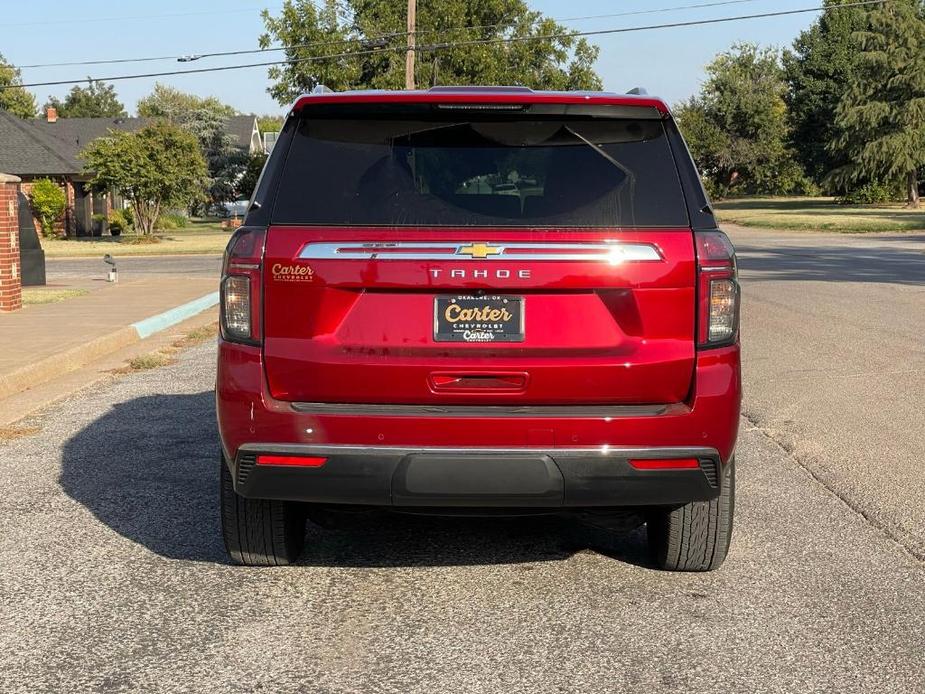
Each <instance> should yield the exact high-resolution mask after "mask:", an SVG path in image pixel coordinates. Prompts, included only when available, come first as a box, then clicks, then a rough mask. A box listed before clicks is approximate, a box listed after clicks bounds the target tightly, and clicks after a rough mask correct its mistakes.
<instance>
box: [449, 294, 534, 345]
mask: <svg viewBox="0 0 925 694" xmlns="http://www.w3.org/2000/svg"><path fill="white" fill-rule="evenodd" d="M452 306H458V307H459V308H458V309H457V310H455V311H453V310H450V307H452ZM525 308H526V301H525V300H524V297H522V296H513V295H509V294H493V295H481V296H480V295H477V294H451V295H438V296H435V297H434V342H460V343H465V344H473V343H481V344H494V343H499V342H501V343H517V342H523V341H524V340H525V339H526V335H525V332H524V315H525ZM469 309H471V310H474V311H475V312H476V315H475V317H474V318H468V317H466V318H465V319H463V318H459V317H458V316H460V315H462V314H463V312H464V311H466V310H469ZM448 311H449V312H448ZM453 314H455V315H456V316H457V319H456V320H455V321H454V320H451V318H452V317H453ZM499 314H500V315H499Z"/></svg>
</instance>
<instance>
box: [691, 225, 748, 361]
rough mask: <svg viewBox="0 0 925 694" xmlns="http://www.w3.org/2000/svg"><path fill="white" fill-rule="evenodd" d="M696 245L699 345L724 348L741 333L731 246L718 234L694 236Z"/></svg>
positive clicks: (717, 231) (710, 232)
mask: <svg viewBox="0 0 925 694" xmlns="http://www.w3.org/2000/svg"><path fill="white" fill-rule="evenodd" d="M694 239H695V242H696V244H697V274H698V286H697V314H698V317H697V344H698V345H699V346H700V347H702V348H703V347H721V346H723V345H729V344H732V343H733V342H735V340H736V337H737V336H738V333H739V296H740V293H739V283H738V281H737V271H736V255H735V248H734V247H733V245H732V242H731V241H730V240H729V238H728V237H727V236H726V234H724V233H723V232H721V231H719V230H718V229H717V230H712V231H698V232H695V233H694Z"/></svg>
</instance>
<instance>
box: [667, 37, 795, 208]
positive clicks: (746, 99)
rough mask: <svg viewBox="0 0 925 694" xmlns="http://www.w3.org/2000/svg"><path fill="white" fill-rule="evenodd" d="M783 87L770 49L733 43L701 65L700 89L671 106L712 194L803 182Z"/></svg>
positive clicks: (772, 189) (775, 189)
mask: <svg viewBox="0 0 925 694" xmlns="http://www.w3.org/2000/svg"><path fill="white" fill-rule="evenodd" d="M786 89H787V86H786V83H785V82H784V74H783V69H782V68H781V65H780V61H779V59H778V54H777V51H776V50H774V49H771V48H766V49H762V50H759V49H758V47H757V46H755V45H753V44H736V45H734V46H733V47H732V49H731V50H729V51H727V52H725V53H721V54H719V55H718V56H717V57H716V58H715V59H714V60H713V62H712V63H710V64H709V65H708V66H707V80H706V82H705V83H704V85H703V87H702V88H701V91H700V94H699V95H697V96H694V97H692V98H691V99H689V100H688V101H686V102H683V103H681V104H679V105H678V106H677V107H676V108H675V116H676V118H677V120H678V124H679V126H680V128H681V130H682V132H683V133H684V136H685V139H686V140H687V142H688V145H689V146H690V149H691V153H692V154H693V156H694V160H695V161H696V162H697V164H698V166H699V167H700V170H701V173H702V174H703V175H704V178H705V179H706V183H707V187H708V188H709V189H710V192H711V193H712V194H713V195H716V196H718V197H723V196H725V195H728V194H729V193H730V192H741V193H749V194H754V193H763V194H774V195H781V194H787V193H792V192H794V191H796V190H798V189H799V188H800V187H801V186H802V185H803V184H804V183H805V178H804V176H803V174H802V171H801V169H800V166H799V164H797V162H796V160H795V159H794V156H793V153H792V151H791V150H790V148H789V147H788V138H789V131H788V126H787V105H786V103H785V102H784V94H785V92H786Z"/></svg>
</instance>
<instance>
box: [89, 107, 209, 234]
mask: <svg viewBox="0 0 925 694" xmlns="http://www.w3.org/2000/svg"><path fill="white" fill-rule="evenodd" d="M82 157H83V159H84V161H86V163H87V166H86V169H87V171H88V172H91V173H93V174H94V177H93V180H92V182H91V183H92V185H94V186H96V187H98V188H103V189H109V188H114V189H115V190H117V191H118V192H119V193H120V194H121V195H122V196H123V197H124V198H125V199H126V200H128V201H129V203H130V204H131V207H132V213H133V217H134V220H135V226H136V228H137V229H138V230H139V231H141V233H142V234H150V233H151V232H152V231H153V230H154V225H155V224H156V223H157V220H158V217H159V216H160V215H161V213H162V212H163V211H164V210H167V209H170V208H173V207H184V208H186V207H189V206H190V205H191V204H193V203H194V202H195V201H196V200H198V199H200V198H201V196H202V190H203V187H204V186H205V183H206V164H205V161H204V160H203V158H202V154H200V152H199V143H198V142H196V138H195V137H194V136H193V135H191V134H190V133H188V132H186V131H185V130H183V129H182V128H179V127H178V126H176V125H173V124H171V123H169V122H167V121H158V122H156V123H154V124H153V125H149V126H146V127H144V128H142V129H141V130H139V131H137V132H134V133H126V132H111V133H110V135H109V136H108V137H102V138H99V139H97V140H94V141H93V142H91V143H90V145H89V146H88V147H87V148H86V149H84V151H83V152H82Z"/></svg>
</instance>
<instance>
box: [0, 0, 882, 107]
mask: <svg viewBox="0 0 925 694" xmlns="http://www.w3.org/2000/svg"><path fill="white" fill-rule="evenodd" d="M886 2H889V0H860V1H859V2H851V3H845V4H842V5H832V6H830V7H824V6H823V7H807V8H802V9H797V10H781V11H778V12H762V13H758V14H749V15H738V16H735V17H719V18H715V19H697V20H692V21H689V22H671V23H667V24H649V25H645V26H636V27H621V28H615V29H598V30H595V31H580V32H579V31H576V32H566V33H558V34H544V35H540V36H511V37H507V38H494V39H471V40H465V41H450V42H445V43H433V44H421V45H419V46H417V47H416V49H415V50H416V51H418V52H423V51H435V50H445V49H447V48H458V47H465V46H476V45H488V44H497V43H523V42H526V41H548V40H555V39H564V38H574V37H580V36H604V35H608V34H625V33H631V32H636V31H653V30H657V29H674V28H682V27H692V26H705V25H710V24H723V23H728V22H738V21H743V20H749V19H763V18H769V17H783V16H787V15H795V14H805V13H807V12H822V11H825V10H839V9H848V8H851V7H865V6H870V5H882V4H884V3H886ZM406 50H407V48H406V47H405V46H400V47H387V48H373V49H367V50H360V51H347V52H343V53H333V54H329V55H321V56H312V57H308V58H292V59H290V60H273V61H267V62H262V63H249V64H244V65H221V66H216V67H204V68H194V69H192V70H169V71H164V72H150V73H146V74H135V75H115V76H112V77H100V78H95V79H91V78H87V79H77V80H56V81H51V82H32V83H29V84H18V85H4V86H0V91H2V90H5V89H12V88H14V87H30V88H31V87H52V86H60V85H62V84H83V83H86V82H95V81H102V82H115V81H118V80H130V79H145V78H151V77H169V76H174V75H192V74H200V73H206V72H224V71H228V70H244V69H248V68H255V67H270V66H274V65H297V64H301V63H312V62H318V61H322V60H330V59H332V58H344V57H352V56H359V55H369V54H372V53H381V52H383V51H401V52H404V51H406Z"/></svg>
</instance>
